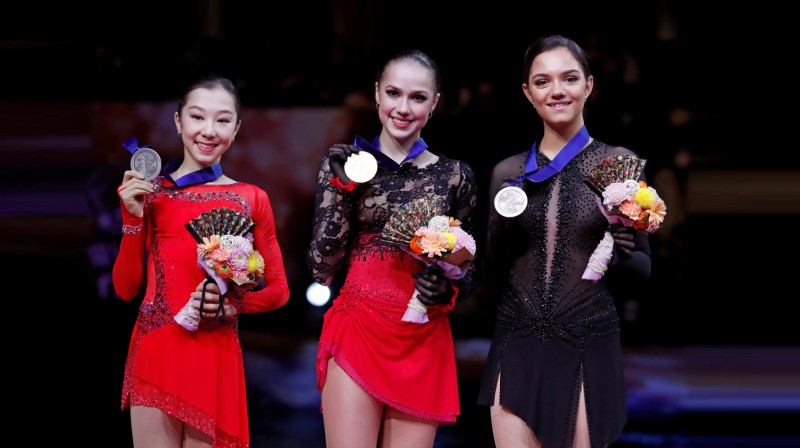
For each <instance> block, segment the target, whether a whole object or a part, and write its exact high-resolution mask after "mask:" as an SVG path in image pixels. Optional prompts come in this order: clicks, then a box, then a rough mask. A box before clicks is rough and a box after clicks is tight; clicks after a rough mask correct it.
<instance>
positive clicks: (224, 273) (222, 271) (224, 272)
mask: <svg viewBox="0 0 800 448" xmlns="http://www.w3.org/2000/svg"><path fill="white" fill-rule="evenodd" d="M214 272H216V273H217V275H219V276H220V277H222V278H230V277H231V275H233V270H232V269H231V267H230V266H229V265H228V263H219V264H217V265H216V266H214Z"/></svg>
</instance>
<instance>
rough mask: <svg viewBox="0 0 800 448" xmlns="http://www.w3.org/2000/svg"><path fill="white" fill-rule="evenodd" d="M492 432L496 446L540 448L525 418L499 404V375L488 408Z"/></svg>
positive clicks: (501, 447) (504, 447)
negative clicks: (492, 400)
mask: <svg viewBox="0 0 800 448" xmlns="http://www.w3.org/2000/svg"><path fill="white" fill-rule="evenodd" d="M489 412H490V415H491V417H492V434H493V435H494V444H495V446H496V448H542V445H541V443H539V440H538V439H537V438H536V435H535V434H534V433H533V431H531V429H530V428H529V427H528V425H527V423H525V420H523V419H521V418H519V417H518V416H516V415H515V414H513V413H511V412H510V411H508V410H507V409H506V408H504V407H503V406H501V405H500V377H499V376H498V377H497V387H496V388H495V392H494V404H493V405H492V406H491V407H490V408H489Z"/></svg>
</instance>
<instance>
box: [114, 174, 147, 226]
mask: <svg viewBox="0 0 800 448" xmlns="http://www.w3.org/2000/svg"><path fill="white" fill-rule="evenodd" d="M153 191H155V188H154V187H153V184H151V183H150V182H148V181H146V180H144V175H142V173H140V172H138V171H133V170H128V171H125V174H124V175H123V177H122V185H120V186H119V188H117V194H119V198H120V199H121V200H122V203H123V204H124V205H125V208H126V209H127V210H128V213H130V214H131V215H133V216H143V215H144V198H145V196H147V195H148V194H150V193H152V192H153Z"/></svg>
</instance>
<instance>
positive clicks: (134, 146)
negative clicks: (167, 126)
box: [122, 137, 153, 154]
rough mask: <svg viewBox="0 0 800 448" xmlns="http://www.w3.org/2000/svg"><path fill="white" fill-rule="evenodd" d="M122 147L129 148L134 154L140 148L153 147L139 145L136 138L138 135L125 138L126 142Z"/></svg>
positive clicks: (150, 147)
mask: <svg viewBox="0 0 800 448" xmlns="http://www.w3.org/2000/svg"><path fill="white" fill-rule="evenodd" d="M122 147H123V148H125V149H127V150H128V152H129V153H131V154H133V153H135V152H136V151H138V150H139V148H148V149H153V147H152V146H150V145H143V146H139V142H138V141H137V140H136V137H131V138H129V139H127V140H125V143H123V144H122Z"/></svg>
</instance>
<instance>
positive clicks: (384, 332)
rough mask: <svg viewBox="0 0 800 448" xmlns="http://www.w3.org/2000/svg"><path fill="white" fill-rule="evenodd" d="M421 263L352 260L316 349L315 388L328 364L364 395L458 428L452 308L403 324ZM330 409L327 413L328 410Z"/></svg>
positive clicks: (399, 256)
mask: <svg viewBox="0 0 800 448" xmlns="http://www.w3.org/2000/svg"><path fill="white" fill-rule="evenodd" d="M421 270H422V265H421V263H420V262H419V261H417V260H415V259H414V258H412V257H411V256H408V255H406V254H404V253H400V252H396V253H394V255H387V254H385V253H384V254H382V255H381V254H376V255H375V256H367V257H366V258H365V257H364V256H361V257H358V258H355V257H354V258H352V259H351V260H350V271H349V275H348V277H347V280H346V281H345V284H344V285H343V287H342V289H341V291H340V293H339V296H338V297H337V298H336V299H335V300H334V301H333V306H332V307H331V309H329V310H328V311H327V312H326V313H325V318H324V322H323V325H322V333H321V336H320V340H319V350H318V352H317V387H318V388H319V390H320V391H322V387H323V386H324V385H325V375H326V373H327V367H328V360H329V359H330V357H331V356H332V357H333V358H334V359H335V360H336V363H337V364H339V366H341V367H342V369H344V371H345V372H347V374H348V375H350V377H351V378H353V380H354V381H355V382H356V383H358V384H359V385H360V386H361V387H362V388H363V389H364V390H366V391H367V392H368V393H369V394H370V395H372V396H373V397H375V398H376V399H378V400H380V401H382V402H384V403H386V404H387V405H388V406H391V407H393V408H395V409H398V410H400V411H402V412H405V413H407V414H410V415H414V416H417V417H420V418H424V419H428V420H436V421H439V422H441V423H454V422H455V421H456V416H457V415H458V414H459V412H460V411H459V401H458V378H457V376H456V360H455V351H454V348H453V336H452V333H451V331H450V320H449V314H448V312H449V311H450V310H451V309H452V308H453V305H454V303H449V304H444V305H435V306H430V307H428V318H429V319H430V321H429V322H427V323H424V324H418V323H412V322H404V321H402V320H401V318H402V317H403V314H404V313H405V311H406V304H407V303H408V301H409V299H411V296H412V294H413V293H414V281H415V279H414V278H413V277H411V274H412V273H415V272H420V271H421ZM323 412H324V411H323Z"/></svg>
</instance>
